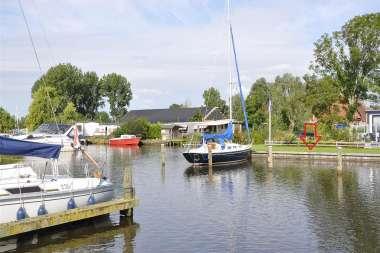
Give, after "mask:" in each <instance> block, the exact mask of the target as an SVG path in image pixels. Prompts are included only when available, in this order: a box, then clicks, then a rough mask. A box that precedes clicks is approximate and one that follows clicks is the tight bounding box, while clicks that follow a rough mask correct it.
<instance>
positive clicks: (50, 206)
mask: <svg viewBox="0 0 380 253" xmlns="http://www.w3.org/2000/svg"><path fill="white" fill-rule="evenodd" d="M91 194H93V196H94V199H95V203H100V202H105V201H108V200H111V199H112V198H113V187H112V185H111V184H109V185H105V186H99V187H96V188H93V189H83V190H77V191H57V192H49V193H44V194H43V197H42V196H41V193H31V194H22V198H21V199H20V194H14V195H11V196H7V197H1V198H0V223H6V222H10V221H16V220H17V211H18V209H19V208H20V207H21V206H22V204H23V206H24V208H25V211H26V214H27V217H36V216H38V209H39V207H40V206H41V204H42V203H44V204H45V208H46V210H47V212H48V213H56V212H62V211H65V210H68V202H69V200H70V198H71V197H73V198H74V201H75V204H76V206H77V207H84V206H87V205H89V204H88V199H89V197H90V195H91Z"/></svg>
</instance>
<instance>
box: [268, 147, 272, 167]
mask: <svg viewBox="0 0 380 253" xmlns="http://www.w3.org/2000/svg"><path fill="white" fill-rule="evenodd" d="M268 168H270V169H271V168H273V147H272V145H271V144H269V146H268Z"/></svg>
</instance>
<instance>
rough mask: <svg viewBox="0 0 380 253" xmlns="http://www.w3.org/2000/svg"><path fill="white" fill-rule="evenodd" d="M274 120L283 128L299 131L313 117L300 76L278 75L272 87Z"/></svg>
mask: <svg viewBox="0 0 380 253" xmlns="http://www.w3.org/2000/svg"><path fill="white" fill-rule="evenodd" d="M271 92H272V104H273V114H274V117H275V119H274V122H276V121H277V124H278V126H279V128H280V129H282V130H289V131H290V132H295V131H299V130H300V129H302V128H303V123H304V122H305V121H307V120H308V119H310V118H311V114H310V109H309V108H308V107H307V105H306V103H305V97H306V89H305V85H304V84H303V83H302V81H301V79H300V78H299V77H295V76H293V75H292V74H284V75H282V76H277V77H276V80H275V82H274V83H273V85H272V87H271Z"/></svg>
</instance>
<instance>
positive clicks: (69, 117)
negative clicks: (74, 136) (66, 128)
mask: <svg viewBox="0 0 380 253" xmlns="http://www.w3.org/2000/svg"><path fill="white" fill-rule="evenodd" d="M82 117H83V116H82V115H81V114H80V113H78V112H77V111H76V108H75V106H74V104H73V102H69V103H68V104H67V105H66V107H65V109H64V110H63V112H62V113H61V114H60V115H59V117H58V118H59V121H60V122H61V123H70V124H74V123H75V122H77V121H79V120H80V119H81V118H82Z"/></svg>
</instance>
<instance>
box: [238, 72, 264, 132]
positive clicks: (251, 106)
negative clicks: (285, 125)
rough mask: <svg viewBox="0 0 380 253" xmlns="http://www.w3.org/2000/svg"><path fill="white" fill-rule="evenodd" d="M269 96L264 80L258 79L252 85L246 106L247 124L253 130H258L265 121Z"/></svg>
mask: <svg viewBox="0 0 380 253" xmlns="http://www.w3.org/2000/svg"><path fill="white" fill-rule="evenodd" d="M269 95H270V88H269V84H268V83H267V81H266V80H265V78H260V79H258V80H257V81H256V82H255V83H254V84H252V87H251V90H250V92H249V94H248V96H247V99H246V104H247V113H248V123H249V124H250V125H253V126H254V128H255V129H256V128H257V129H258V128H260V127H261V126H262V125H263V124H264V123H265V122H266V121H267V118H268V110H267V109H268V105H267V104H268V100H269ZM239 100H240V98H239Z"/></svg>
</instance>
